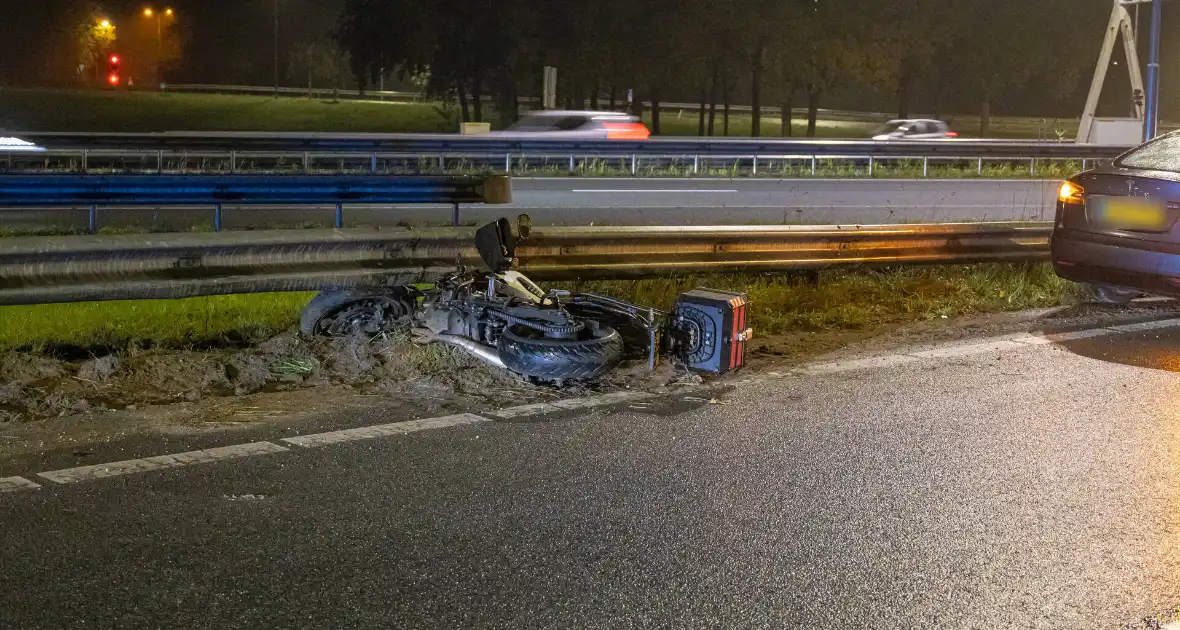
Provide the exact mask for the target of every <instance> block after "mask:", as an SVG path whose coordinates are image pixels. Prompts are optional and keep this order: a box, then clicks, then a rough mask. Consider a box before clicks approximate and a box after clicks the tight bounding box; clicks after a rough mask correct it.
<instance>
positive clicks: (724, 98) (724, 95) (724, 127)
mask: <svg viewBox="0 0 1180 630" xmlns="http://www.w3.org/2000/svg"><path fill="white" fill-rule="evenodd" d="M721 135H723V136H728V135H729V81H727V80H726V79H725V78H722V79H721Z"/></svg>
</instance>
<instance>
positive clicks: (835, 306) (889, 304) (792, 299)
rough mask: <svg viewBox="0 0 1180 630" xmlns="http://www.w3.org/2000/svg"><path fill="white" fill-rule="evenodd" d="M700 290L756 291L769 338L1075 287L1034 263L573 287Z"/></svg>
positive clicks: (637, 297)
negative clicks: (700, 287)
mask: <svg viewBox="0 0 1180 630" xmlns="http://www.w3.org/2000/svg"><path fill="white" fill-rule="evenodd" d="M699 286H708V287H712V288H717V289H728V290H734V291H746V292H747V293H749V295H750V304H751V306H750V314H751V317H752V318H753V319H752V321H753V326H754V328H755V330H756V331H757V332H758V333H759V334H760V335H763V336H765V335H778V334H784V333H788V332H792V331H799V330H804V331H818V330H834V329H862V328H871V327H873V326H879V325H885V324H895V323H904V322H912V321H925V320H933V319H942V318H950V317H957V316H962V315H973V314H979V313H998V312H1004V311H1018V310H1023V309H1028V308H1043V307H1050V306H1057V305H1059V304H1061V303H1062V302H1063V301H1066V300H1068V299H1069V298H1070V296H1071V295H1072V294H1073V291H1074V286H1075V285H1073V284H1072V283H1070V282H1067V281H1065V280H1062V279H1061V278H1059V277H1057V275H1056V274H1055V273H1053V268H1052V266H1050V265H1049V264H1047V263H1033V264H977V265H960V266H935V267H899V268H881V269H859V270H854V271H825V272H820V273H819V275H818V282H817V281H816V277H815V276H811V277H810V278H809V277H807V276H806V275H804V274H798V275H788V276H784V275H781V274H780V275H769V274H768V275H758V276H752V275H749V274H727V275H705V276H696V277H693V276H682V277H677V278H668V279H663V280H641V281H637V282H615V281H611V282H585V283H579V284H577V285H576V286H574V287H572V288H573V289H574V290H576V291H584V292H590V293H600V294H605V295H611V296H614V297H618V298H621V299H625V300H630V301H633V302H635V303H637V304H650V305H653V306H656V307H658V308H668V307H669V306H671V304H672V303H673V301H675V299H676V296H677V295H678V294H679V293H680V292H682V291H687V290H689V289H692V288H695V287H699Z"/></svg>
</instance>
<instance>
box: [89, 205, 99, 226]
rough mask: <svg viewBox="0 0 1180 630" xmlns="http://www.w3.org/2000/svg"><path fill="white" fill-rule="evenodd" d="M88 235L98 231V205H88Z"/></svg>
mask: <svg viewBox="0 0 1180 630" xmlns="http://www.w3.org/2000/svg"><path fill="white" fill-rule="evenodd" d="M89 224H90V233H91V234H94V233H95V232H97V231H98V204H94V203H92V204H90V221H89Z"/></svg>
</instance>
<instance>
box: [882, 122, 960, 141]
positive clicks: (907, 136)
mask: <svg viewBox="0 0 1180 630" xmlns="http://www.w3.org/2000/svg"><path fill="white" fill-rule="evenodd" d="M957 137H959V134H957V133H955V132H953V131H951V128H950V127H949V126H948V125H947V124H946V123H944V122H942V121H941V120H927V119H911V120H891V121H889V122H887V123H885V124H884V125H882V126H880V127H878V128H877V129H876V131H874V132H873V140H943V139H945V138H957Z"/></svg>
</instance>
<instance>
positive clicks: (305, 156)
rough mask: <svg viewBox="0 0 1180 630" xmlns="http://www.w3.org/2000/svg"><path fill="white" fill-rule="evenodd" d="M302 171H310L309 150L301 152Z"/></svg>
mask: <svg viewBox="0 0 1180 630" xmlns="http://www.w3.org/2000/svg"><path fill="white" fill-rule="evenodd" d="M303 172H304V173H308V174H310V173H311V152H310V151H304V152H303Z"/></svg>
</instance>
